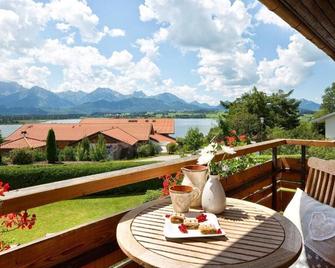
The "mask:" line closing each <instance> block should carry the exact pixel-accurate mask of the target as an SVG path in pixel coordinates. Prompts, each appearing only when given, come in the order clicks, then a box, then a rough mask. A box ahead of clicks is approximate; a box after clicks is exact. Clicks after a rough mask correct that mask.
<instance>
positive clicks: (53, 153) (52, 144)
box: [46, 128, 58, 164]
mask: <svg viewBox="0 0 335 268" xmlns="http://www.w3.org/2000/svg"><path fill="white" fill-rule="evenodd" d="M46 146H47V148H46V153H47V159H48V163H50V164H54V163H56V162H57V160H58V157H57V144H56V137H55V132H54V130H53V129H52V128H51V129H49V132H48V136H47V145H46Z"/></svg>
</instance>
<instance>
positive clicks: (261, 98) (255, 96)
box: [221, 87, 300, 136]
mask: <svg viewBox="0 0 335 268" xmlns="http://www.w3.org/2000/svg"><path fill="white" fill-rule="evenodd" d="M292 93H293V90H291V91H289V92H288V93H284V91H282V90H278V91H277V92H275V93H273V94H271V95H267V94H265V93H264V92H262V91H258V90H257V88H256V87H254V88H253V89H252V90H251V91H250V92H248V93H245V94H243V95H242V96H241V97H240V98H237V99H236V100H235V101H233V102H231V103H230V104H229V105H227V104H225V103H222V102H221V104H222V105H224V107H228V112H227V116H226V119H227V123H228V125H229V127H230V129H235V130H236V131H237V133H238V134H248V135H255V134H258V133H260V132H261V130H263V127H264V126H263V125H261V121H260V119H261V118H264V125H265V126H267V127H271V128H272V127H275V126H278V127H282V128H284V129H292V128H295V127H296V126H298V124H299V104H300V102H299V101H297V100H296V99H294V98H291V97H290V96H291V94H292ZM258 136H259V135H258Z"/></svg>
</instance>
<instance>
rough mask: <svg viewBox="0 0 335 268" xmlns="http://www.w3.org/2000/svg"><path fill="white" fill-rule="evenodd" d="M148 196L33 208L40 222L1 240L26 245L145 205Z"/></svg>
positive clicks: (74, 200) (98, 199) (94, 199)
mask: <svg viewBox="0 0 335 268" xmlns="http://www.w3.org/2000/svg"><path fill="white" fill-rule="evenodd" d="M144 200H145V195H144V194H141V195H129V196H99V197H97V196H92V197H86V198H78V199H73V200H66V201H61V202H57V203H52V204H48V205H45V206H41V207H38V208H34V209H30V210H29V213H30V214H33V213H34V214H36V217H37V220H36V224H35V226H34V227H33V228H32V229H31V230H14V231H9V232H6V233H4V234H2V235H1V236H2V237H1V240H5V241H8V242H10V243H11V244H23V243H27V242H29V241H32V240H35V239H37V238H41V237H44V236H45V235H46V234H50V233H55V232H59V231H62V230H66V229H69V228H72V227H74V226H77V225H80V224H83V223H87V222H89V221H92V220H96V219H99V218H103V217H105V216H108V215H111V214H113V213H116V212H119V211H123V210H126V209H128V208H133V207H136V206H138V205H140V204H142V203H143V202H144Z"/></svg>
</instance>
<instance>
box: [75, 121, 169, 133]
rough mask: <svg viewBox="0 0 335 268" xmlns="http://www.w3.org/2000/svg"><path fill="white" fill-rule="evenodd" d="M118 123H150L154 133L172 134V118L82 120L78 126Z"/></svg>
mask: <svg viewBox="0 0 335 268" xmlns="http://www.w3.org/2000/svg"><path fill="white" fill-rule="evenodd" d="M120 123H123V124H124V123H137V124H141V123H150V124H152V126H153V128H154V131H155V132H157V133H160V134H173V133H174V131H175V128H174V119H172V118H134V119H128V118H84V119H82V120H81V121H80V124H120Z"/></svg>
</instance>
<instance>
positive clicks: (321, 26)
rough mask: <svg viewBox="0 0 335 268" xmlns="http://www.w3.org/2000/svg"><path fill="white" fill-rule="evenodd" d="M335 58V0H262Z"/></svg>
mask: <svg viewBox="0 0 335 268" xmlns="http://www.w3.org/2000/svg"><path fill="white" fill-rule="evenodd" d="M260 2H262V3H263V4H264V5H265V6H266V7H267V8H268V9H269V10H271V11H273V12H274V13H276V14H277V15H278V16H280V17H281V18H282V19H283V20H285V21H286V22H287V23H288V24H289V25H291V26H292V27H293V28H295V29H296V30H297V31H299V32H300V33H301V34H302V35H304V36H305V37H306V38H307V39H309V40H310V41H311V42H313V43H314V44H315V45H316V46H317V47H318V48H320V49H322V50H323V51H324V52H325V53H327V54H328V55H329V56H330V57H331V58H332V59H333V60H335V0H260Z"/></svg>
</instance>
